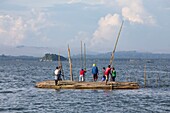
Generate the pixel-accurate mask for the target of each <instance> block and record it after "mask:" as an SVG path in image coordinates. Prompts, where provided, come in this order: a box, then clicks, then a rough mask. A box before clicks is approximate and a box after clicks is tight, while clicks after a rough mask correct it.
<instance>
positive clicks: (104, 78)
mask: <svg viewBox="0 0 170 113" xmlns="http://www.w3.org/2000/svg"><path fill="white" fill-rule="evenodd" d="M105 71H106V68H105V67H103V69H102V73H103V76H102V81H105V80H106V76H105Z"/></svg>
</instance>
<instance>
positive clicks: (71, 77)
mask: <svg viewBox="0 0 170 113" xmlns="http://www.w3.org/2000/svg"><path fill="white" fill-rule="evenodd" d="M68 59H69V64H70V80H71V81H73V71H72V61H71V54H70V47H69V45H68Z"/></svg>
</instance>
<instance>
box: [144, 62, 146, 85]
mask: <svg viewBox="0 0 170 113" xmlns="http://www.w3.org/2000/svg"><path fill="white" fill-rule="evenodd" d="M144 87H146V64H145V66H144Z"/></svg>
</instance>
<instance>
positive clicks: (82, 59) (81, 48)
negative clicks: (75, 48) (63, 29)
mask: <svg viewBox="0 0 170 113" xmlns="http://www.w3.org/2000/svg"><path fill="white" fill-rule="evenodd" d="M81 68H82V69H83V47H82V41H81Z"/></svg>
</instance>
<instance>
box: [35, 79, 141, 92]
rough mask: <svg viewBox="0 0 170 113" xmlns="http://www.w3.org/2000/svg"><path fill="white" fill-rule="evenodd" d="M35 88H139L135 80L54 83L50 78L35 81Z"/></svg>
mask: <svg viewBox="0 0 170 113" xmlns="http://www.w3.org/2000/svg"><path fill="white" fill-rule="evenodd" d="M35 87H37V88H48V89H101V90H103V89H104V90H105V89H107V90H113V89H139V84H138V83H137V82H108V83H107V85H106V84H105V82H76V81H59V85H55V82H54V81H52V80H49V81H43V82H38V83H36V86H35Z"/></svg>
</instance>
